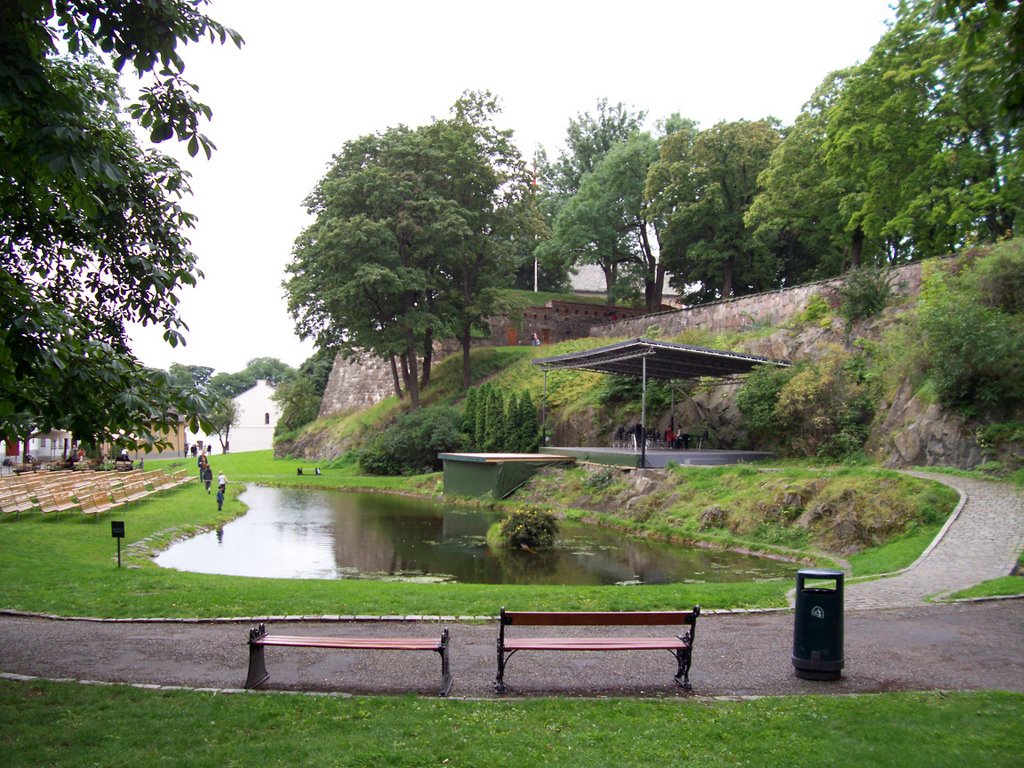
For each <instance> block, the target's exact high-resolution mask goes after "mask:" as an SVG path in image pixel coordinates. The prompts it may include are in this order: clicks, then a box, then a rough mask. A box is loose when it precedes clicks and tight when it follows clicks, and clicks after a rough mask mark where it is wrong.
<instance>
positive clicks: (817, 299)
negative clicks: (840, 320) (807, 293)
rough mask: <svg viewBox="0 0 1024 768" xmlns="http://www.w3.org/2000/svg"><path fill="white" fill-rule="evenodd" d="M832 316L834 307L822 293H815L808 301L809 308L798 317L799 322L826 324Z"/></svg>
mask: <svg viewBox="0 0 1024 768" xmlns="http://www.w3.org/2000/svg"><path fill="white" fill-rule="evenodd" d="M831 314H832V307H831V306H830V305H829V303H828V300H827V299H826V298H825V297H824V296H822V295H821V294H820V293H815V294H813V295H812V296H811V297H810V298H809V299H807V306H806V307H804V311H803V312H801V313H800V314H799V315H798V316H797V322H799V323H819V322H822V323H824V322H827V320H828V318H829V317H830V316H831Z"/></svg>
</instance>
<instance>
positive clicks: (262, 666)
mask: <svg viewBox="0 0 1024 768" xmlns="http://www.w3.org/2000/svg"><path fill="white" fill-rule="evenodd" d="M265 634H267V628H266V626H264V625H263V624H260V625H259V626H258V627H256V628H254V629H250V630H249V676H248V677H247V678H246V680H245V687H246V688H255V687H257V686H258V685H261V684H262V683H264V682H265V681H266V679H267V678H268V677H270V675H269V674H268V673H267V664H266V660H265V659H264V657H263V652H264V650H265V649H266V646H264V645H262V644H260V643H259V642H257V641H258V640H259V639H260V638H261V637H263V635H265Z"/></svg>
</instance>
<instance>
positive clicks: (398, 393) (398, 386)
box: [389, 355, 405, 400]
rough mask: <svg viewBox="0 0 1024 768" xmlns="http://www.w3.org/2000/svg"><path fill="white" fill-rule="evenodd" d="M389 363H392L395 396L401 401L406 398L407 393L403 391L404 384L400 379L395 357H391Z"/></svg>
mask: <svg viewBox="0 0 1024 768" xmlns="http://www.w3.org/2000/svg"><path fill="white" fill-rule="evenodd" d="M389 362H390V363H391V381H392V383H394V385H395V396H396V397H397V398H398V399H399V400H401V399H403V398H404V397H405V392H403V391H402V382H401V381H400V380H399V378H398V363H396V362H395V356H394V355H391V358H390V360H389Z"/></svg>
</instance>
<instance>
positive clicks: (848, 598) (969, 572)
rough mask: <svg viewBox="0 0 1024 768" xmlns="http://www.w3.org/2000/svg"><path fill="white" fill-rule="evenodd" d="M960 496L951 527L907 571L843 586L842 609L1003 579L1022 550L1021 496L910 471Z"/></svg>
mask: <svg viewBox="0 0 1024 768" xmlns="http://www.w3.org/2000/svg"><path fill="white" fill-rule="evenodd" d="M907 474H910V475H913V476H914V477H921V478H924V479H927V480H936V481H938V482H940V483H943V484H945V485H948V486H950V487H951V488H955V489H956V490H957V491H959V492H960V495H961V497H962V498H961V502H960V506H959V507H958V509H957V511H956V512H955V513H954V515H953V516H952V520H951V522H949V523H947V526H946V528H945V529H944V530H943V531H942V533H940V534H939V536H938V537H937V538H936V541H935V542H934V543H933V544H932V546H931V547H930V548H929V549H928V550H927V551H926V552H925V553H924V554H923V555H922V556H921V557H920V558H918V560H917V562H915V563H914V564H913V565H911V566H910V567H909V568H906V569H905V570H903V571H901V572H899V573H898V574H896V575H893V576H889V577H887V578H883V579H876V580H875V581H867V582H862V583H860V584H848V585H847V586H846V594H845V601H844V602H845V607H846V610H863V609H872V608H903V607H907V606H913V605H920V604H921V603H923V602H924V601H925V600H926V599H927V598H929V597H932V596H936V595H944V594H948V593H950V592H956V591H958V590H961V589H966V588H967V587H972V586H974V585H975V584H979V583H981V582H982V581H986V580H988V579H995V578H998V577H1000V576H1006V575H1008V574H1009V573H1010V571H1011V570H1012V568H1013V566H1014V565H1015V564H1016V562H1017V556H1018V553H1019V552H1020V550H1021V548H1022V547H1024V494H1021V493H1020V492H1019V491H1017V490H1016V489H1015V488H1014V487H1013V486H1011V485H1008V484H1006V483H994V482H988V481H985V480H973V479H967V478H963V477H955V476H952V475H940V474H933V473H930V472H908V473H907Z"/></svg>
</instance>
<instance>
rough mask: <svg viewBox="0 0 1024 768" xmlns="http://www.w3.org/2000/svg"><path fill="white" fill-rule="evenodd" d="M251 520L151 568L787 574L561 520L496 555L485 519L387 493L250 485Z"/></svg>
mask: <svg viewBox="0 0 1024 768" xmlns="http://www.w3.org/2000/svg"><path fill="white" fill-rule="evenodd" d="M240 498H241V500H242V501H244V502H245V503H246V504H247V505H248V506H249V511H248V512H247V513H246V514H245V515H244V516H242V517H240V518H238V519H237V520H233V521H231V522H230V523H227V524H226V525H224V527H223V528H221V529H219V530H216V531H210V532H208V533H203V534H200V535H198V536H194V537H192V538H190V539H187V540H184V541H180V542H177V543H175V544H173V545H172V546H171V547H170V548H168V549H167V550H166V551H165V552H163V553H161V554H160V555H159V556H157V558H156V562H157V564H158V565H161V566H164V567H166V568H175V569H177V570H181V571H193V572H198V573H217V574H226V575H234V576H263V577H274V578H288V579H383V580H393V581H422V582H461V583H465V584H577V585H588V584H591V585H604V584H669V583H677V582H692V583H701V582H726V581H750V580H765V579H775V578H787V579H788V578H790V577H791V576H792V571H793V566H792V565H791V564H786V563H780V562H776V561H772V560H768V559H764V558H758V557H748V556H744V555H739V554H734V553H730V552H719V551H714V550H705V549H699V548H692V547H680V546H675V545H671V544H665V543H662V542H652V541H647V540H641V539H636V538H632V537H628V536H624V535H623V534H621V533H617V532H615V531H611V530H607V529H603V528H598V527H596V526H591V525H584V524H581V523H572V522H568V521H561V531H560V533H559V535H558V541H557V543H556V546H555V548H554V549H552V550H549V551H545V552H540V553H531V552H526V551H521V550H515V551H513V550H493V549H491V548H489V547H488V546H487V543H486V541H485V535H486V533H487V529H488V528H489V527H490V525H491V524H492V523H494V522H496V521H497V520H498V519H499V515H498V514H497V513H494V512H489V511H484V512H481V511H479V510H474V509H467V508H461V507H455V506H451V505H447V504H442V503H435V502H431V501H429V500H424V499H413V498H407V497H403V496H394V495H390V494H374V493H349V492H342V491H322V490H307V489H295V488H264V487H260V486H250V487H249V488H248V490H246V491H245V492H244V493H243V494H242V496H241V497H240Z"/></svg>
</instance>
